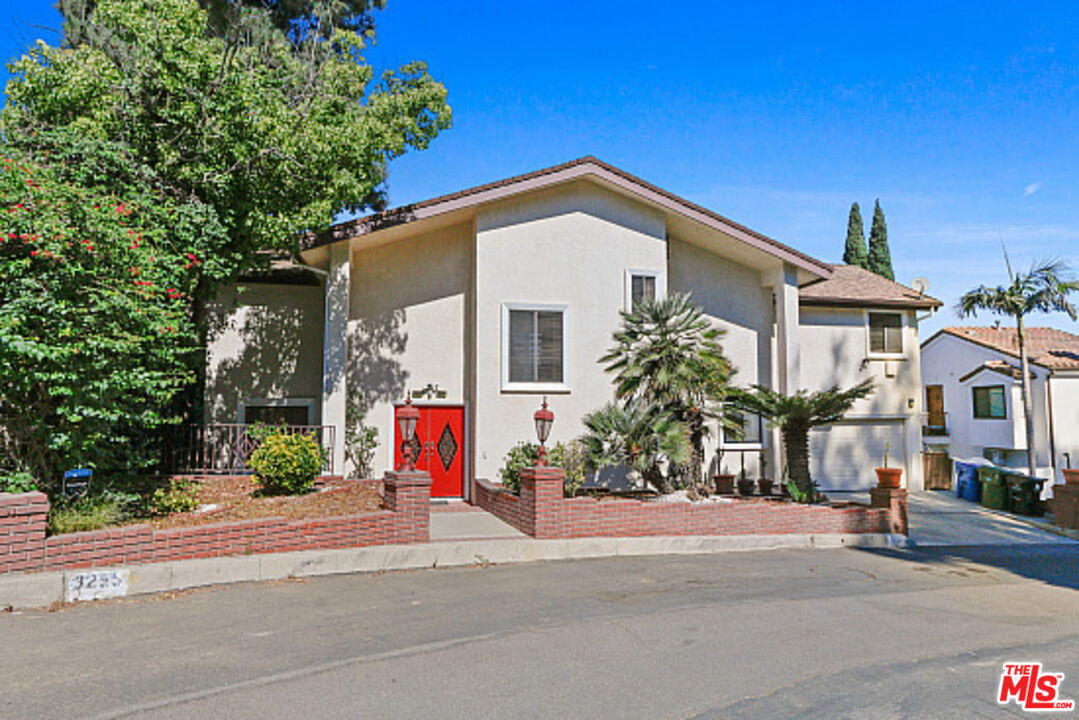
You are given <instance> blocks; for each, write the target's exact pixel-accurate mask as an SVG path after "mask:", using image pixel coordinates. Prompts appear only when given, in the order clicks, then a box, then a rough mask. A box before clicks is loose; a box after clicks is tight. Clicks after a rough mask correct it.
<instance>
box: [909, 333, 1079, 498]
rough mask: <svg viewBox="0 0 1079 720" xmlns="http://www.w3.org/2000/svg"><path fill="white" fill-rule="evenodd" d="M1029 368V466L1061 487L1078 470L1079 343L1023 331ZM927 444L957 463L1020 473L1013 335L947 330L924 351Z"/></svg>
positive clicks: (1022, 444)
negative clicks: (986, 463) (1066, 472)
mask: <svg viewBox="0 0 1079 720" xmlns="http://www.w3.org/2000/svg"><path fill="white" fill-rule="evenodd" d="M1024 337H1025V339H1026V342H1027V348H1028V356H1029V360H1030V389H1031V404H1032V408H1033V418H1034V448H1033V454H1034V464H1035V466H1036V468H1037V473H1038V476H1039V477H1042V478H1045V479H1051V480H1053V482H1063V474H1062V473H1061V472H1060V471H1061V470H1063V469H1064V468H1068V467H1076V466H1077V463H1079V335H1074V334H1072V333H1068V332H1064V331H1063V330H1057V329H1054V328H1044V327H1033V328H1025V329H1024ZM922 357H923V379H924V384H925V399H926V406H927V408H928V412H929V415H928V416H927V420H926V430H925V432H926V437H925V440H926V442H927V443H931V444H933V445H938V446H940V447H941V448H942V449H946V450H947V451H948V452H949V453H950V454H951V455H952V456H953V457H957V458H972V457H977V458H983V459H986V460H990V461H992V462H994V463H996V464H997V465H1001V466H1004V467H1014V468H1016V469H1019V470H1024V471H1025V470H1026V469H1027V466H1028V462H1027V457H1028V451H1029V450H1030V448H1028V446H1027V436H1026V414H1025V412H1024V409H1023V398H1022V374H1021V372H1020V369H1019V362H1020V361H1019V344H1018V339H1017V336H1016V331H1015V328H1014V327H1012V328H1009V327H948V328H944V329H943V330H941V331H940V332H938V333H936V334H935V335H933V336H932V337H931V338H929V339H928V340H926V341H925V343H924V344H923V347H922Z"/></svg>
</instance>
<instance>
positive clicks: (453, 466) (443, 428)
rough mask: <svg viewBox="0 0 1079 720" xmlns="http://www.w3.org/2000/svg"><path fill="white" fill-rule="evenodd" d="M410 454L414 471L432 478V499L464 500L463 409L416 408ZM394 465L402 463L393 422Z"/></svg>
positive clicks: (397, 432)
mask: <svg viewBox="0 0 1079 720" xmlns="http://www.w3.org/2000/svg"><path fill="white" fill-rule="evenodd" d="M415 407H416V409H417V410H419V411H420V421H419V423H417V424H416V438H415V440H414V441H413V451H414V452H413V454H414V455H415V456H416V457H418V458H419V459H418V460H417V461H416V469H417V470H423V471H424V472H427V473H429V474H430V475H431V497H463V496H464V487H465V409H464V407H462V406H460V405H416V406H415ZM393 446H394V459H393V466H394V467H400V466H401V463H402V462H403V455H402V452H401V451H402V449H403V448H404V443H403V442H402V441H401V430H400V428H398V427H397V423H396V422H395V423H394V443H393Z"/></svg>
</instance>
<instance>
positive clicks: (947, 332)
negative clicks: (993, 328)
mask: <svg viewBox="0 0 1079 720" xmlns="http://www.w3.org/2000/svg"><path fill="white" fill-rule="evenodd" d="M941 335H950V336H951V337H954V338H959V339H960V340H966V341H967V342H969V343H973V344H975V345H978V346H979V347H983V348H986V349H988V350H993V351H995V352H998V353H1000V354H1002V355H1008V356H1009V357H1013V358H1018V357H1019V353H1017V352H1016V353H1013V352H1010V351H1008V350H1005V349H1004V348H1001V347H998V346H996V345H992V344H990V343H987V342H982V341H980V340H978V339H976V338H972V337H970V336H969V335H961V334H960V333H957V332H953V330H952V328H947V327H946V328H941V329H940V330H937V331H936V332H935V333H933V335H932V336H930V338H929V339H928V340H926V341H925V342H923V343H922V348H923V349H924V348H925V346H926V345H928V344H929V343H931V342H933V341H934V340H936V339H937V338H938V337H940V336H941ZM1027 362H1028V363H1030V364H1031V365H1037V366H1038V367H1040V368H1043V369H1045V370H1051V371H1052V370H1053V368H1051V367H1049V366H1048V365H1042V364H1041V363H1040V362H1037V361H1036V360H1034V359H1032V358H1029V357H1028V358H1027Z"/></svg>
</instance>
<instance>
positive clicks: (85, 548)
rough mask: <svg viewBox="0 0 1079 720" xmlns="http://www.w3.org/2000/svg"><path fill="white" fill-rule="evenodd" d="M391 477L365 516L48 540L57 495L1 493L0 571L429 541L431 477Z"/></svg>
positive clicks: (140, 529)
mask: <svg viewBox="0 0 1079 720" xmlns="http://www.w3.org/2000/svg"><path fill="white" fill-rule="evenodd" d="M371 482H377V481H371ZM383 483H384V485H385V501H386V509H385V510H377V511H374V512H367V513H360V514H357V515H345V516H339V517H324V518H310V519H307V520H287V519H285V518H281V517H270V518H258V519H254V520H239V521H233V522H221V523H215V524H212V525H196V526H192V527H180V528H168V529H163V530H155V529H154V528H152V527H151V526H149V525H131V526H128V527H119V528H108V529H104V530H92V531H89V532H78V533H67V534H64V535H54V536H51V537H48V538H46V537H45V516H46V514H47V513H48V511H49V501H48V498H47V497H46V496H45V495H44V494H43V493H39V492H33V493H26V494H22V495H9V494H0V572H10V571H16V570H51V569H60V568H83V567H102V566H107V565H118V564H130V563H144V562H159V561H164V560H186V559H190V558H207V557H217V556H220V555H239V554H253V553H269V552H286V551H290V550H313V549H317V548H343V547H360V546H364V545H387V544H406V543H418V542H428V540H429V539H430V494H431V479H430V477H429V476H427V475H426V474H422V473H411V474H396V473H387V474H386V477H385V480H383Z"/></svg>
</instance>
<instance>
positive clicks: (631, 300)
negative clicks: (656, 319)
mask: <svg viewBox="0 0 1079 720" xmlns="http://www.w3.org/2000/svg"><path fill="white" fill-rule="evenodd" d="M662 294H663V288H662V287H660V277H659V272H658V271H656V270H626V299H625V310H626V312H632V310H633V308H634V307H635V306H636V305H637V303H639V302H640V301H642V300H656V299H658V298H659V297H660V296H661V295H662Z"/></svg>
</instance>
